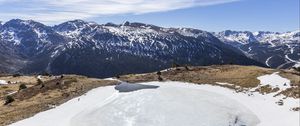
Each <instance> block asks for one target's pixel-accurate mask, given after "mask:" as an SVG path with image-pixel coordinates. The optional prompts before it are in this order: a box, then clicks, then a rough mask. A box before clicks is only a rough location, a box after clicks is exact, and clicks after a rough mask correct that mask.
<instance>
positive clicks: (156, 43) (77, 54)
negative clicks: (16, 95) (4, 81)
mask: <svg viewBox="0 0 300 126" xmlns="http://www.w3.org/2000/svg"><path fill="white" fill-rule="evenodd" d="M294 50H295V52H297V51H298V50H297V49H294ZM0 51H1V53H0V58H1V61H0V70H1V71H3V72H10V73H16V72H20V73H27V74H31V73H41V72H48V73H52V74H62V73H65V74H67V73H74V74H80V75H87V76H95V77H110V76H115V75H118V74H126V73H142V72H150V71H156V70H159V69H163V68H168V67H170V66H171V64H172V63H173V64H174V63H176V64H182V65H183V64H187V65H212V64H231V63H232V64H241V65H258V66H264V64H262V63H259V62H258V61H255V60H252V59H250V58H247V57H246V56H245V55H244V54H243V53H242V52H241V51H239V50H236V49H233V47H232V46H230V45H227V44H224V43H223V42H222V41H220V40H219V39H218V38H216V37H215V36H214V35H213V34H211V33H209V32H206V31H202V30H197V29H191V28H163V27H158V26H154V25H148V24H142V23H130V22H125V23H123V24H121V25H116V24H112V23H107V24H102V25H100V24H96V23H90V22H85V21H82V20H74V21H68V22H65V23H62V24H59V25H55V26H46V25H44V24H42V23H39V22H35V21H32V20H20V19H13V20H10V21H8V22H6V23H4V24H1V25H0ZM294 55H296V54H294ZM296 56H297V55H296ZM288 57H291V56H290V55H288ZM86 61H89V62H86Z"/></svg>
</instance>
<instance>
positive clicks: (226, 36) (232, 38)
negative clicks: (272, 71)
mask: <svg viewBox="0 0 300 126" xmlns="http://www.w3.org/2000/svg"><path fill="white" fill-rule="evenodd" d="M215 36H216V37H218V38H219V39H220V40H221V41H223V42H225V43H227V44H229V45H232V46H234V47H236V48H237V49H239V50H241V51H243V52H244V54H246V55H247V56H248V57H250V58H252V59H254V60H256V61H259V62H261V63H264V64H265V65H267V66H269V67H272V68H289V67H292V66H294V65H296V64H300V31H299V30H298V31H294V32H285V33H277V32H263V31H260V32H249V31H230V30H227V31H223V32H220V33H215Z"/></svg>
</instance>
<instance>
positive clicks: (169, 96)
mask: <svg viewBox="0 0 300 126" xmlns="http://www.w3.org/2000/svg"><path fill="white" fill-rule="evenodd" d="M149 86H152V87H153V86H156V88H149ZM131 87H132V89H138V90H132V91H131V92H126V93H124V92H123V93H122V92H119V91H118V90H123V89H131ZM117 89H118V90H117ZM144 89H146V90H144ZM277 100H278V99H277V98H274V97H273V96H272V95H261V94H259V93H253V95H251V96H249V95H248V94H247V93H236V92H235V91H234V90H230V89H227V88H223V87H219V86H212V85H195V84H190V83H183V82H148V83H141V84H128V83H123V84H120V85H117V86H107V87H99V88H96V89H94V90H91V91H89V92H88V93H87V94H86V95H83V96H80V97H77V98H74V99H72V100H70V101H68V102H66V103H64V104H62V105H60V106H58V107H56V108H54V109H51V110H48V111H45V112H41V113H39V114H37V115H35V116H33V117H31V118H28V119H25V120H22V121H19V122H17V123H14V124H12V125H11V126H34V125H43V126H54V125H55V126H184V125H187V126H228V125H231V126H241V125H243V126H256V125H257V126H299V113H298V112H294V111H290V110H289V109H290V107H291V106H293V107H295V106H298V105H299V103H298V102H299V101H298V99H289V98H287V99H285V104H284V105H283V106H279V105H277V104H275V102H276V101H277Z"/></svg>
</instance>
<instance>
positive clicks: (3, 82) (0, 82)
mask: <svg viewBox="0 0 300 126" xmlns="http://www.w3.org/2000/svg"><path fill="white" fill-rule="evenodd" d="M1 84H2V85H4V84H8V83H7V81H5V80H0V85H1Z"/></svg>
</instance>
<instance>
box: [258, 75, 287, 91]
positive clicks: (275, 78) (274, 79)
mask: <svg viewBox="0 0 300 126" xmlns="http://www.w3.org/2000/svg"><path fill="white" fill-rule="evenodd" d="M278 73H279V72H275V73H273V74H268V75H264V76H260V77H258V78H257V79H258V80H260V84H262V85H270V86H272V87H278V88H280V89H281V90H285V89H287V88H290V87H291V86H290V84H291V81H290V80H289V79H286V78H283V77H281V76H279V75H278Z"/></svg>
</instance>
